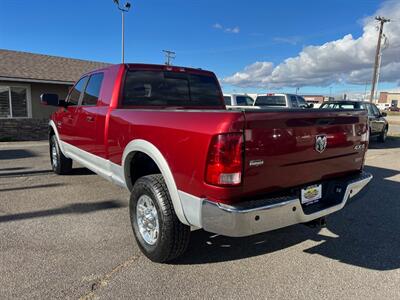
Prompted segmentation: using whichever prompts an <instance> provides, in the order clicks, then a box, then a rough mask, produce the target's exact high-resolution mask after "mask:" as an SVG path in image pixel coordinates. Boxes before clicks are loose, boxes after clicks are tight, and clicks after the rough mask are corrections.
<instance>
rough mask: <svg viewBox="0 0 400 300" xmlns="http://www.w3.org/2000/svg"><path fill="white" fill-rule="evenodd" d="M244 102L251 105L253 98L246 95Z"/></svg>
mask: <svg viewBox="0 0 400 300" xmlns="http://www.w3.org/2000/svg"><path fill="white" fill-rule="evenodd" d="M246 102H247V105H249V106H252V105H253V103H254V100H253V98H251V97H249V96H247V97H246Z"/></svg>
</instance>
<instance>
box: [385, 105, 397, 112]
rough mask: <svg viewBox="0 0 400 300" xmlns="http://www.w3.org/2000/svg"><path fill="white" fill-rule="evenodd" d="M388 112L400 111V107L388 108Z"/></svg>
mask: <svg viewBox="0 0 400 300" xmlns="http://www.w3.org/2000/svg"><path fill="white" fill-rule="evenodd" d="M388 110H389V111H400V107H398V106H394V105H392V106H390V107H389V108H388Z"/></svg>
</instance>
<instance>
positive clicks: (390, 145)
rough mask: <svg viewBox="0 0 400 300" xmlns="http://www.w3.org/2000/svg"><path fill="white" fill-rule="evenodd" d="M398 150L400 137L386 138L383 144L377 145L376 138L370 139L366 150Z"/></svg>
mask: <svg viewBox="0 0 400 300" xmlns="http://www.w3.org/2000/svg"><path fill="white" fill-rule="evenodd" d="M396 148H400V136H388V137H387V139H386V142H385V143H379V142H378V141H377V139H376V138H373V139H371V141H370V142H369V145H368V149H396Z"/></svg>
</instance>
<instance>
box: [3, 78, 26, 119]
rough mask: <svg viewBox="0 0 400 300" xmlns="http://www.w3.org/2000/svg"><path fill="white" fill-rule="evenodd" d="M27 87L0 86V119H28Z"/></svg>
mask: <svg viewBox="0 0 400 300" xmlns="http://www.w3.org/2000/svg"><path fill="white" fill-rule="evenodd" d="M29 105H30V103H29V99H28V87H26V86H4V85H1V86H0V118H29V117H30V111H29Z"/></svg>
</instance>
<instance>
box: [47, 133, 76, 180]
mask: <svg viewBox="0 0 400 300" xmlns="http://www.w3.org/2000/svg"><path fill="white" fill-rule="evenodd" d="M50 162H51V167H52V169H53V171H54V173H56V174H58V175H65V174H69V173H71V170H72V159H70V158H67V157H65V155H64V154H63V153H62V151H61V149H60V145H59V144H58V141H57V137H56V136H55V135H52V136H51V137H50Z"/></svg>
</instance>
